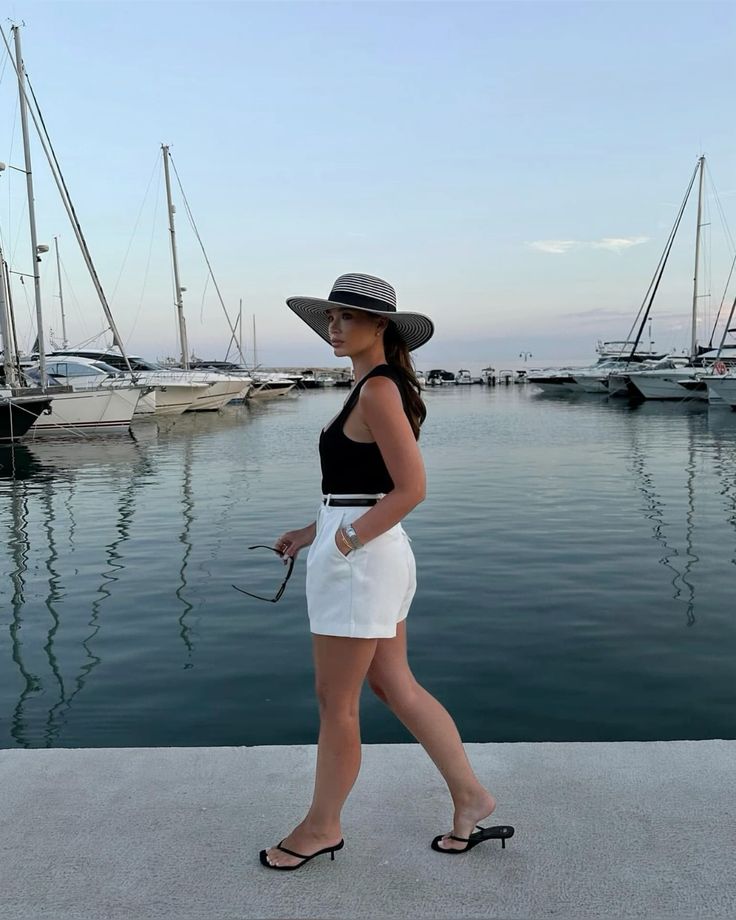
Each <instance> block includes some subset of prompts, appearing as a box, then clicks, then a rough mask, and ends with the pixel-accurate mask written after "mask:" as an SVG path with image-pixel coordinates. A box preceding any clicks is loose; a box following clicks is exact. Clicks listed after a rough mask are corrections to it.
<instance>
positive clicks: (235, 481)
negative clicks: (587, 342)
mask: <svg viewBox="0 0 736 920" xmlns="http://www.w3.org/2000/svg"><path fill="white" fill-rule="evenodd" d="M344 397H345V391H339V390H332V391H323V392H313V393H305V394H303V395H301V396H300V397H299V398H296V399H290V400H288V401H282V402H280V403H277V404H271V405H264V406H260V407H250V406H246V407H231V408H228V410H226V411H225V412H223V413H221V414H219V415H209V414H208V415H191V416H184V417H181V418H179V419H177V420H176V421H173V422H172V421H166V422H165V423H155V422H144V423H141V424H139V425H136V428H135V437H134V438H131V439H127V438H126V439H123V438H121V439H110V440H107V441H103V440H97V441H89V442H87V443H76V442H64V443H61V442H57V443H49V444H45V445H43V444H34V445H31V446H28V447H26V448H16V449H15V450H14V451H10V450H9V449H7V448H6V449H4V450H3V451H2V452H0V464H2V467H1V468H0V532H1V533H2V537H1V538H0V747H16V746H17V747H77V746H83V747H96V746H134V745H141V746H147V745H151V746H154V745H156V746H158V745H224V744H232V745H241V744H273V743H301V742H312V741H314V739H315V737H316V735H315V732H316V724H317V720H316V712H315V705H314V702H313V695H312V688H311V680H312V674H311V659H310V642H309V633H308V626H307V620H306V609H305V601H304V593H303V592H304V560H303V559H301V560H299V561H298V562H297V566H296V568H295V572H294V577H293V578H292V581H291V583H290V584H289V586H288V588H287V591H286V594H285V596H284V598H283V599H282V600H281V601H280V602H279V603H278V604H276V605H272V604H264V603H260V602H258V601H251V600H250V599H248V598H246V597H243V596H242V595H239V594H238V593H237V592H235V591H233V589H232V588H231V587H230V586H231V583H232V582H233V581H234V582H236V583H239V584H241V585H243V586H244V587H248V586H251V587H252V588H253V589H255V590H259V589H263V590H269V588H271V589H273V590H275V588H276V586H277V585H278V582H279V580H280V577H281V574H282V569H281V567H280V566H279V563H278V560H275V566H276V567H274V568H271V567H270V566H269V567H265V566H263V565H258V566H254V565H253V560H252V559H248V552H247V550H246V549H245V548H246V547H247V546H248V545H249V544H251V543H260V542H270V541H272V540H273V539H274V538H275V537H276V536H277V535H278V534H279V533H280V532H282V531H283V530H285V529H288V528H291V527H297V526H302V525H304V524H306V523H308V522H309V521H310V520H313V518H314V513H315V507H316V503H317V501H318V498H319V474H318V460H317V452H316V440H317V433H318V431H319V428H320V427H321V426H322V425H323V424H324V423H325V422H326V421H328V420H329V419H330V418H331V417H332V416H333V415H334V414H335V413H336V412H337V409H338V406H339V404H340V401H341V400H342V399H344ZM426 399H427V403H428V407H429V418H428V421H427V424H426V426H425V430H424V434H423V437H422V445H423V450H424V455H425V461H426V464H427V469H428V476H429V490H428V499H427V501H426V502H425V503H424V504H423V505H422V506H421V507H420V508H418V509H417V510H416V511H415V512H414V513H413V514H412V515H411V516H410V518H409V519H408V521H407V524H406V528H407V530H408V531H409V533H410V534H411V535H412V537H413V541H414V542H413V548H414V551H415V554H416V556H417V567H418V577H419V589H418V592H417V596H416V598H415V601H414V605H413V607H412V611H411V613H410V615H409V621H408V622H409V634H410V652H411V658H412V663H413V666H414V669H415V671H416V673H417V675H418V677H419V678H420V679H421V680H422V681H423V682H424V683H425V685H426V686H427V687H428V688H429V689H430V690H431V691H432V692H434V693H435V694H436V695H437V696H438V697H439V698H440V699H441V700H442V701H443V702H444V703H445V704H446V705H448V707H449V708H450V709H451V711H452V712H453V714H454V715H455V717H456V719H457V721H458V724H459V726H460V729H461V731H462V733H463V736H464V737H465V738H466V739H467V740H469V741H491V740H494V741H517V740H581V739H582V740H609V739H610V740H636V739H672V738H734V737H736V718H735V714H736V680H734V660H735V659H736V613H735V611H736V603H735V602H734V587H735V586H736V568H735V566H736V462H735V461H736V413H731V412H729V411H724V410H710V411H709V410H708V408H707V407H706V406H693V407H689V408H685V407H683V406H668V405H652V404H648V405H644V406H642V407H640V408H639V409H636V410H632V409H630V408H629V407H628V406H627V405H625V404H623V403H620V402H618V401H611V402H606V401H605V400H599V399H597V398H583V399H577V400H570V401H564V400H563V401H559V400H555V399H549V398H545V397H542V396H540V395H535V394H534V393H532V392H531V391H529V390H527V389H525V388H523V387H512V388H509V389H501V388H499V389H496V390H489V389H486V388H480V387H472V388H467V389H466V388H454V387H453V388H451V389H450V388H447V389H442V390H438V391H430V392H429V393H428V394H427V397H426ZM262 561H263V560H261V562H262ZM363 725H364V732H363V736H364V740H365V741H367V742H379V741H404V740H406V735H405V733H404V730H403V729H402V728H401V727H400V726H399V725H398V724H397V723H396V722H395V721H394V720H393V718H392V717H391V716H390V715H389V714H388V713H387V712H386V711H385V710H384V709H383V707H382V706H381V705H380V704H379V703H377V702H376V701H375V700H373V699H372V698H371V696H370V695H369V694H367V695H366V698H365V701H364V708H363Z"/></svg>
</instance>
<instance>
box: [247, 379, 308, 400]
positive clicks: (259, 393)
mask: <svg viewBox="0 0 736 920" xmlns="http://www.w3.org/2000/svg"><path fill="white" fill-rule="evenodd" d="M295 386H296V381H295V380H294V379H293V377H292V376H291V375H289V374H280V373H277V372H274V373H271V374H265V373H264V374H261V373H257V372H256V373H254V374H253V389H252V390H251V391H250V393H249V394H248V399H257V400H264V399H277V398H278V397H280V396H288V395H289V393H291V392H292V390H293V389H294V387H295Z"/></svg>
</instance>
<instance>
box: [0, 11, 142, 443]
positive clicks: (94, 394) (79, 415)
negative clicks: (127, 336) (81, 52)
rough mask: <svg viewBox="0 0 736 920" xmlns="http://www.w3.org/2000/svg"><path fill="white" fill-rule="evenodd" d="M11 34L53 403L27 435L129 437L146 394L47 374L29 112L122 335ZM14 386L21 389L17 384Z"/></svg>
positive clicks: (41, 363) (45, 383)
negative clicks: (77, 385) (67, 382)
mask: <svg viewBox="0 0 736 920" xmlns="http://www.w3.org/2000/svg"><path fill="white" fill-rule="evenodd" d="M12 31H13V37H14V40H15V56H14V57H13V55H12V54H11V51H10V47H9V45H8V42H7V40H6V38H5V33H4V32H2V30H1V29H0V34H2V39H3V42H4V44H5V46H6V49H7V51H8V57H9V59H10V61H11V63H12V64H13V67H14V69H15V71H16V74H17V77H18V96H19V106H20V122H21V131H22V136H23V151H24V158H25V169H24V172H25V175H26V191H27V196H28V219H29V228H30V240H31V254H32V265H33V286H34V298H35V307H36V341H37V350H38V360H37V367H36V368H35V369H36V371H37V377H36V380H37V382H38V384H39V386H38V388H37V391H38V392H40V394H42V395H44V396H45V398H46V399H47V401H48V403H49V404H48V405H47V407H46V409H45V410H40V411H39V413H38V415H37V417H36V418H35V419H34V421H33V424H32V425H31V426H30V428H29V429H28V433H27V436H29V437H36V436H38V435H59V434H61V435H66V434H78V433H81V432H82V431H83V432H85V433H89V432H92V433H98V432H115V433H127V432H128V431H129V429H130V422H131V419H132V417H133V413H134V411H135V408H136V405H137V403H138V400H139V398H140V396H141V392H142V390H141V388H140V387H136V386H134V385H130V386H128V387H117V388H112V387H102V388H101V389H90V390H88V391H85V392H79V391H75V390H74V389H73V388H71V387H68V386H60V385H54V384H52V385H49V379H48V374H47V372H46V348H45V335H44V323H43V309H42V302H41V284H40V271H39V256H40V254H41V253H43V252H46V251H47V250H48V247H46V246H39V244H38V241H37V238H36V216H35V208H34V195H33V174H32V168H31V151H30V138H29V132H28V112H29V111H30V114H31V117H32V118H33V121H34V124H35V127H36V129H37V131H38V136H39V139H40V141H41V145H42V147H43V149H44V152H45V153H46V156H47V158H48V160H49V164H50V166H51V172H52V175H53V178H54V180H55V181H56V184H57V187H58V188H59V192H60V194H61V198H62V202H63V204H64V206H65V208H66V211H67V214H68V215H69V218H70V220H71V222H72V227H73V229H74V232H75V234H76V237H77V240H78V242H79V244H80V248H81V250H82V255H83V256H84V259H85V262H86V264H87V268H88V269H89V271H90V274H91V276H92V280H93V282H94V283H95V287H96V289H97V292H98V295H100V299H101V302H102V305H103V309H104V310H105V313H106V315H107V318H108V321H109V323H110V328H111V329H112V331H113V335H114V337H115V339H116V341H118V342H119V341H120V337H119V335H118V332H117V328H116V326H115V322H114V319H113V317H112V314H111V312H110V309H109V305H108V304H107V301H106V299H105V296H104V292H103V290H102V286H101V284H100V282H99V278H98V277H97V273H96V271H95V269H94V265H93V264H92V258H91V255H90V253H89V249H88V248H87V244H86V241H85V239H84V236H83V234H82V230H81V227H80V225H79V222H78V220H77V218H76V215H75V213H74V208H73V206H72V203H71V199H70V197H69V193H68V190H67V187H66V184H65V182H64V179H63V176H62V174H61V170H60V167H59V164H58V161H57V160H56V157H55V155H53V152H52V151H51V150H50V145H49V144H48V137H47V135H46V134H45V127H42V125H40V124H39V119H38V118H37V116H36V110H37V109H38V105H37V103H36V108H35V109H34V108H31V107H30V106H29V103H28V95H27V92H26V84H27V78H26V71H25V64H24V62H23V55H22V53H21V42H20V28H19V27H18V26H15V25H14V26H13V27H12ZM39 114H40V113H39ZM8 290H9V287H8ZM9 300H10V298H8V302H9ZM8 343H9V338H8V336H4V345H5V350H6V351H8ZM34 382H35V381H34ZM21 383H22V380H21V378H20V376H19V375H14V379H13V380H12V381H8V379H7V374H6V387H7V386H9V387H10V393H9V394H8V393H7V392H5V391H4V392H3V395H4V397H5V398H13V397H16V396H18V397H22V396H26V395H27V393H26V392H24V388H23V387H22V386H20V384H21ZM14 384H16V385H17V386H14Z"/></svg>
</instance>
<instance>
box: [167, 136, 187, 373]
mask: <svg viewBox="0 0 736 920" xmlns="http://www.w3.org/2000/svg"><path fill="white" fill-rule="evenodd" d="M161 151H162V153H163V157H164V177H165V179H166V201H167V202H168V208H169V233H170V237H171V264H172V266H173V268H174V287H175V288H176V315H177V318H178V321H179V343H180V345H181V366H182V367H183V368H184V369H185V370H187V371H188V370H189V344H188V342H187V323H186V320H185V318H184V302H183V300H182V286H181V283H180V282H179V261H178V259H177V256H176V230H175V228H174V213H175V208H174V204H173V202H172V200H171V178H170V176H169V148H168V147H167V146H166V144H161Z"/></svg>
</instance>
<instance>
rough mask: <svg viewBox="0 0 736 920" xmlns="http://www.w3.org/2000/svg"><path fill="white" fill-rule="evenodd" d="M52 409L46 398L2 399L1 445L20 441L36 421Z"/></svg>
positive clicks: (0, 413) (0, 420)
mask: <svg viewBox="0 0 736 920" xmlns="http://www.w3.org/2000/svg"><path fill="white" fill-rule="evenodd" d="M50 407H51V398H50V397H46V396H18V397H8V398H3V399H0V443H3V444H9V443H10V442H12V441H18V440H19V439H20V438H22V437H23V435H25V434H26V433H27V432H28V431H29V429H30V428H31V427H32V426H33V424H34V423H35V421H36V419H37V418H38V417H39V415H41V414H42V413H43V412H45V411H46V410H47V409H49V408H50Z"/></svg>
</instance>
